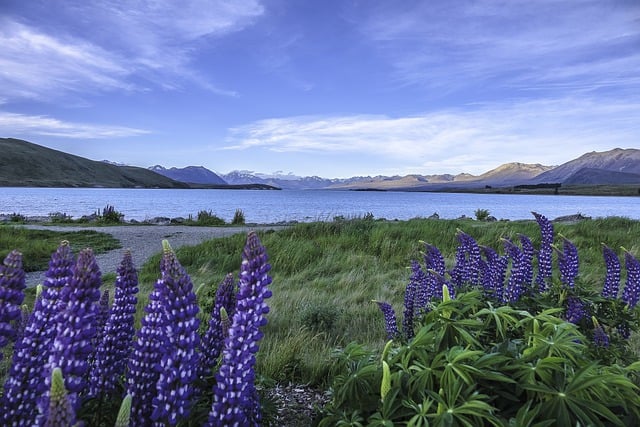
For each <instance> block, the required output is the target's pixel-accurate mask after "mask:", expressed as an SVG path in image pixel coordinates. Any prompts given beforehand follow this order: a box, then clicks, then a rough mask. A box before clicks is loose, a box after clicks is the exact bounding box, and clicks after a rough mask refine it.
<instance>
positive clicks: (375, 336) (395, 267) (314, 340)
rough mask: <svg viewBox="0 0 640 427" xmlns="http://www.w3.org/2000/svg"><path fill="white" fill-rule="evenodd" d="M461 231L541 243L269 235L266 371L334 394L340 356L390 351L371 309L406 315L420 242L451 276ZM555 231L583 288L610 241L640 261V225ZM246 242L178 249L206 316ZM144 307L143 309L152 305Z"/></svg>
mask: <svg viewBox="0 0 640 427" xmlns="http://www.w3.org/2000/svg"><path fill="white" fill-rule="evenodd" d="M457 229H460V230H463V231H465V232H466V233H468V234H470V235H471V236H473V237H474V238H475V239H476V240H477V241H478V242H479V244H481V245H488V246H492V247H494V248H500V249H501V243H500V239H501V238H505V237H506V238H512V239H516V238H517V235H518V233H522V234H526V235H528V236H529V237H530V238H531V239H532V241H533V243H534V245H535V246H536V247H537V246H538V245H539V243H540V235H539V229H538V226H537V224H536V223H535V222H534V221H510V222H494V223H488V222H479V221H474V220H427V219H416V220H410V221H402V222H388V221H374V220H363V219H359V220H344V221H334V222H319V223H310V224H298V225H296V226H294V227H291V228H289V229H286V230H283V231H279V232H262V233H260V234H259V235H260V238H261V240H262V243H263V245H264V246H265V247H266V248H267V253H268V254H269V257H270V263H271V266H272V270H271V273H272V276H273V284H272V285H271V289H272V291H273V297H272V298H271V300H270V301H269V305H270V307H271V312H270V313H269V315H268V318H269V324H268V325H267V326H266V327H265V330H264V332H265V338H264V341H263V342H262V345H261V350H260V352H259V354H258V367H257V369H258V372H260V373H261V374H262V375H264V376H267V377H270V378H272V379H275V380H279V381H299V382H302V383H308V384H314V385H318V386H325V385H326V384H327V380H328V377H329V375H330V369H331V367H330V365H329V364H328V357H329V355H330V353H331V351H332V350H333V349H335V348H336V347H344V346H346V345H347V344H348V343H349V342H352V341H357V342H360V343H366V344H367V345H370V346H372V347H378V348H379V347H381V346H382V345H383V344H384V341H385V333H384V324H383V320H382V315H381V314H380V312H379V310H378V308H377V305H376V304H374V303H373V302H372V300H384V301H388V302H390V303H391V304H392V305H393V306H395V307H396V309H398V310H399V309H400V308H401V306H402V298H403V295H404V288H405V286H406V283H407V282H408V279H409V274H410V272H409V269H408V266H409V265H410V261H411V260H412V259H415V260H421V259H422V255H421V250H422V249H423V247H424V246H423V244H421V243H420V241H421V240H422V241H425V242H428V243H430V244H434V245H436V246H437V247H438V248H439V249H440V250H441V252H442V253H443V255H444V256H445V257H446V260H447V267H448V268H449V267H451V266H452V265H453V263H454V259H453V257H454V255H455V250H456V247H457V245H458V242H457V239H456V237H455V236H456V230H457ZM555 230H556V233H561V234H562V235H564V236H566V237H567V238H569V239H570V240H572V241H573V242H574V243H575V244H576V245H577V247H578V250H579V253H580V260H581V268H580V270H581V273H580V280H582V282H583V283H586V284H587V285H588V286H590V287H593V288H594V289H597V290H599V289H600V288H601V286H602V283H603V280H604V273H605V266H604V262H603V260H602V253H601V249H602V247H601V243H602V242H606V243H607V244H608V245H609V246H610V247H612V248H614V249H619V247H620V246H624V247H626V248H627V249H628V250H631V251H632V252H633V253H634V254H636V255H638V254H640V247H639V246H638V244H637V243H636V242H637V239H635V238H634V236H638V235H640V221H634V220H629V219H625V218H607V219H597V220H587V221H583V222H579V223H575V224H570V223H566V224H555ZM244 239H245V236H244V235H235V236H231V237H227V238H221V239H215V240H210V241H208V242H205V243H203V244H201V245H198V246H194V247H183V248H180V249H178V250H177V255H178V258H179V259H180V262H181V263H182V264H183V265H184V266H185V268H186V269H187V271H188V272H189V274H190V275H191V277H192V279H193V282H194V284H195V286H196V287H198V288H200V289H199V292H198V297H199V301H200V303H201V306H202V307H203V308H204V311H205V313H204V314H206V316H205V317H208V315H209V313H208V311H207V310H208V309H209V308H208V307H209V306H210V304H211V300H212V298H213V297H212V296H213V295H214V294H215V289H216V287H217V284H218V283H220V282H221V281H222V280H223V279H224V276H225V274H227V273H228V272H233V274H234V275H237V273H238V269H239V266H240V254H241V252H242V247H243V245H244ZM618 253H620V252H619V251H618ZM158 263H159V257H157V258H154V259H152V260H150V261H149V262H148V263H147V264H146V265H144V266H143V268H142V271H141V274H140V280H141V287H140V289H141V294H146V293H148V292H149V291H150V290H151V288H152V286H153V283H154V281H155V280H156V278H157V275H158ZM622 280H624V272H623V278H622ZM140 300H141V301H140V308H141V307H142V306H143V305H144V304H145V303H146V299H145V298H144V297H142V298H140Z"/></svg>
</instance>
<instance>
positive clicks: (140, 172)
mask: <svg viewBox="0 0 640 427" xmlns="http://www.w3.org/2000/svg"><path fill="white" fill-rule="evenodd" d="M629 184H630V185H637V184H640V150H639V149H621V148H616V149H613V150H609V151H604V152H590V153H586V154H584V155H582V156H580V157H578V158H576V159H573V160H570V161H568V162H566V163H563V164H561V165H559V166H544V165H541V164H525V163H507V164H503V165H501V166H498V167H497V168H495V169H492V170H490V171H488V172H485V173H483V174H481V175H477V176H476V175H471V174H468V173H460V174H457V175H453V174H441V175H419V174H412V175H405V176H373V177H371V176H356V177H351V178H322V177H318V176H296V175H292V174H280V173H277V174H271V175H268V174H262V173H255V172H250V171H242V170H235V171H232V172H230V173H227V174H217V173H215V172H213V171H211V170H209V169H206V168H204V167H202V166H188V167H185V168H175V167H171V168H166V167H163V166H160V165H155V166H152V167H150V168H141V167H134V166H127V165H121V164H116V163H113V162H109V161H94V160H89V159H85V158H83V157H80V156H75V155H72V154H68V153H64V152H62V151H58V150H52V149H50V148H46V147H43V146H40V145H37V144H33V143H31V142H28V141H23V140H19V139H14V138H0V186H5V187H7V186H31V187H42V186H48V187H55V186H58V187H123V188H126V187H146V188H156V187H157V188H194V187H200V188H273V187H276V188H282V189H305V190H307V189H342V190H344V189H349V190H396V191H458V190H462V191H467V190H473V189H481V188H493V187H495V188H504V187H516V186H529V187H535V186H546V185H555V186H558V185H562V186H581V185H589V186H594V185H595V186H604V185H629Z"/></svg>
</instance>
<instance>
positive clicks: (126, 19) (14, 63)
mask: <svg viewBox="0 0 640 427" xmlns="http://www.w3.org/2000/svg"><path fill="white" fill-rule="evenodd" d="M29 6H30V5H29V4H28V3H27V4H26V5H24V6H23V7H24V10H19V11H17V12H16V11H14V13H13V14H9V13H2V14H0V24H1V25H0V45H1V46H2V49H0V69H2V73H0V88H1V89H0V97H5V98H7V99H16V98H30V99H39V100H42V99H45V100H50V99H51V98H55V97H59V96H63V95H67V94H69V93H72V94H73V93H78V94H83V93H86V92H90V93H91V92H97V91H110V90H114V89H117V90H144V89H145V87H144V86H145V85H149V84H150V83H151V84H155V85H158V86H160V87H163V88H165V89H166V88H176V87H180V85H181V82H185V81H190V82H192V83H196V84H198V85H200V86H201V87H203V88H205V89H208V90H210V91H212V92H215V93H219V94H223V95H231V96H235V95H236V93H235V92H234V91H233V90H228V89H224V88H219V87H218V86H217V85H216V83H215V82H212V81H209V79H208V78H207V77H206V76H204V75H201V74H199V73H198V72H196V71H193V68H192V67H190V66H189V65H190V60H191V58H192V55H193V52H194V51H195V50H197V49H198V48H199V47H200V46H199V44H198V43H199V41H200V40H201V39H206V38H208V37H219V36H223V35H225V34H228V33H230V32H234V31H238V30H241V29H242V28H244V27H245V26H247V25H250V24H251V22H252V20H253V19H255V18H256V17H258V16H259V15H261V14H262V13H263V8H262V6H261V5H260V4H259V3H258V1H257V0H255V1H254V0H250V1H245V2H238V3H236V2H226V1H214V2H211V1H205V0H190V1H185V2H180V4H179V5H176V4H175V3H174V2H172V1H168V0H163V1H154V2H128V1H115V2H113V1H92V2H84V1H68V2H62V3H56V4H55V5H53V4H50V5H49V6H44V7H45V8H46V7H49V8H56V10H55V11H53V10H52V11H48V12H47V11H44V12H43V11H42V10H40V9H38V10H36V13H32V12H33V10H32V9H30V8H29ZM42 19H46V20H47V21H46V22H41V20H42ZM69 22H73V25H67V24H68V23H69ZM41 24H43V25H41ZM144 82H146V83H144Z"/></svg>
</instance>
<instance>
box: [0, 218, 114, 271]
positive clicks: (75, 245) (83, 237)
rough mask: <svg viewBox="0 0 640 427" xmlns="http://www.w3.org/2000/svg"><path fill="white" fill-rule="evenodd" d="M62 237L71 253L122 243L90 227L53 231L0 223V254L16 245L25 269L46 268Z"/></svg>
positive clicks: (36, 269)
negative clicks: (67, 243) (68, 245)
mask: <svg viewBox="0 0 640 427" xmlns="http://www.w3.org/2000/svg"><path fill="white" fill-rule="evenodd" d="M62 240H68V241H69V244H70V245H71V249H72V250H73V252H74V253H77V252H79V251H80V250H81V249H84V248H87V247H89V248H92V249H93V251H94V253H96V254H100V253H104V252H107V251H110V250H112V249H119V248H121V247H122V246H121V245H120V242H119V241H118V240H117V239H115V238H114V237H113V236H111V235H110V234H107V233H99V232H96V231H91V230H82V231H73V229H70V230H69V231H65V232H55V231H51V230H31V229H26V228H24V227H16V226H11V225H1V226H0V257H2V259H4V257H5V256H7V254H8V253H9V252H11V250H13V249H17V250H19V251H20V252H22V255H23V263H24V269H25V271H38V270H46V269H47V266H48V264H49V259H51V254H52V253H53V252H54V251H55V250H56V248H57V247H58V246H59V245H60V242H61V241H62Z"/></svg>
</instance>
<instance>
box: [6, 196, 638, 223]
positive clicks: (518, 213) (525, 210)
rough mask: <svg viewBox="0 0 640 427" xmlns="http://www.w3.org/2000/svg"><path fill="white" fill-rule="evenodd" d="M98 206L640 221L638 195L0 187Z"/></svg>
mask: <svg viewBox="0 0 640 427" xmlns="http://www.w3.org/2000/svg"><path fill="white" fill-rule="evenodd" d="M106 205H112V206H114V207H115V208H116V210H118V211H119V212H122V213H124V215H125V220H131V219H135V220H139V221H142V220H145V219H150V218H154V217H158V216H164V217H170V218H175V217H184V218H186V217H188V216H189V215H192V216H193V217H196V216H197V213H198V212H199V211H202V210H205V211H212V212H213V213H214V214H215V215H217V216H219V217H221V218H223V219H225V220H226V221H231V219H232V218H233V215H234V213H235V211H236V209H242V211H243V212H244V214H245V218H246V221H247V222H248V223H277V222H281V221H300V222H308V221H316V220H321V221H327V220H332V219H333V218H334V217H335V216H337V215H343V216H345V217H347V218H348V217H356V216H363V215H365V214H367V213H369V212H370V213H372V214H373V215H374V217H375V218H386V219H400V220H403V219H410V218H416V217H428V216H430V215H432V214H433V213H437V214H438V215H440V217H441V218H447V219H449V218H458V217H460V216H461V215H467V216H470V217H474V212H475V210H476V209H488V210H489V211H490V213H491V215H493V216H495V217H496V218H498V219H503V218H504V219H511V220H515V219H531V218H532V215H531V211H532V210H533V211H536V212H539V213H541V214H543V215H545V216H547V217H548V218H550V219H553V218H556V217H558V216H562V215H571V214H575V213H581V214H583V215H586V216H591V217H594V218H595V217H605V216H625V217H629V218H633V219H640V197H594V196H552V195H544V196H541V195H509V194H462V193H459V194H458V193H405V192H392V191H388V192H378V191H330V190H303V191H298V190H282V191H265V190H174V189H171V190H166V189H120V188H7V187H4V188H0V213H4V214H11V213H19V214H22V215H26V216H46V215H48V214H50V213H53V212H62V213H66V214H68V215H71V216H72V217H74V218H78V217H80V216H82V215H89V214H92V213H94V212H96V211H97V210H99V209H100V210H101V209H103V208H104V207H105V206H106Z"/></svg>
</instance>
